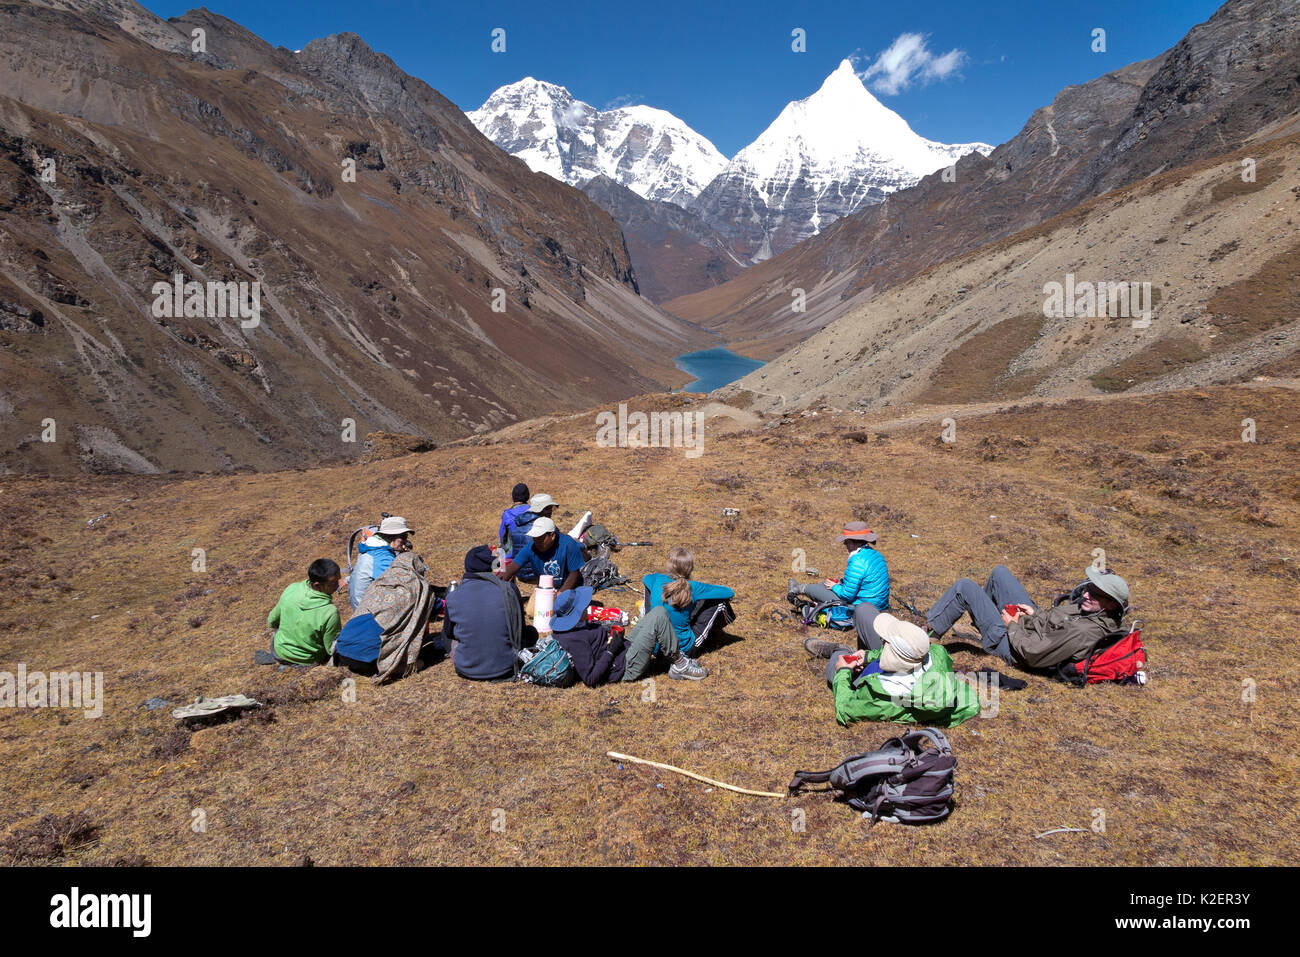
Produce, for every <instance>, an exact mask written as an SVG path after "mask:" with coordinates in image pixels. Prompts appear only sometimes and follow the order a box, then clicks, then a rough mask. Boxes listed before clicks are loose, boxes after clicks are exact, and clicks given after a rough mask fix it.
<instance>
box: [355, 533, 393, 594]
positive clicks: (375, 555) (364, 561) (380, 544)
mask: <svg viewBox="0 0 1300 957" xmlns="http://www.w3.org/2000/svg"><path fill="white" fill-rule="evenodd" d="M357 556H358V557H357V563H356V565H355V566H353V568H352V574H351V576H349V578H348V604H350V605H351V606H352V607H353V608H354V609H355V608H356V607H357V605H359V604H361V599H362V598H365V597H366V589H368V588H369V587H370V583H371V582H373V581H374V580H375V579H377V578H378V577H379V576H380V575H382V574H383V573H384V572H386V571H388V566H389V565H391V564H393V559H394V558H396V557H397V553H396V552H395V551H393V546H391V545H389V544H388V543H387V542H386V541H384V540H383V539H382V538H380V537H379V536H378V535H371V536H370V537H369V538H367V539H366V540H365V541H364V542H362V543H361V544H360V545H358V546H357Z"/></svg>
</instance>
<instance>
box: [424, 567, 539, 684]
mask: <svg viewBox="0 0 1300 957" xmlns="http://www.w3.org/2000/svg"><path fill="white" fill-rule="evenodd" d="M523 624H524V612H523V599H522V598H521V596H520V594H519V586H517V585H516V584H515V583H514V582H506V581H502V580H501V579H500V578H499V577H497V576H496V575H494V574H493V573H492V549H491V548H489V547H488V546H486V545H479V546H476V547H475V548H471V549H470V550H469V551H468V552H467V553H466V554H465V578H464V579H463V580H462V581H461V583H460V585H458V586H457V587H456V589H455V591H453V592H451V593H450V594H449V595H448V596H447V617H446V621H445V623H444V624H443V628H442V638H443V641H444V642H446V643H447V645H448V647H449V648H450V653H451V664H452V667H453V668H455V669H456V674H458V675H460V676H461V677H462V678H472V679H474V680H476V681H496V680H500V679H503V678H509V677H512V676H513V675H514V669H515V653H516V652H517V651H518V649H519V648H521V647H523V640H524V639H523Z"/></svg>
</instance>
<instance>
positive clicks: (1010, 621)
mask: <svg viewBox="0 0 1300 957" xmlns="http://www.w3.org/2000/svg"><path fill="white" fill-rule="evenodd" d="M1087 575H1088V580H1087V581H1086V582H1084V584H1083V585H1082V586H1081V587H1080V588H1078V589H1076V590H1075V592H1074V593H1073V594H1072V595H1071V596H1070V598H1069V600H1067V601H1064V602H1061V603H1060V604H1057V605H1054V606H1052V607H1051V608H1049V609H1048V610H1046V611H1043V610H1042V609H1040V608H1039V607H1038V606H1037V605H1036V604H1034V600H1033V599H1032V598H1030V597H1029V592H1027V591H1026V590H1025V586H1024V585H1022V584H1020V581H1019V580H1018V579H1017V578H1016V576H1015V575H1013V574H1011V571H1010V569H1008V568H1007V567H1006V566H1005V565H999V566H997V567H996V568H994V569H993V571H992V572H991V573H990V574H989V579H988V582H986V583H985V585H984V587H983V588H981V587H980V586H979V585H977V584H976V583H975V582H973V581H972V580H971V579H969V578H963V579H961V580H960V581H958V582H956V583H955V584H954V585H953V586H952V587H951V588H949V589H948V590H947V591H946V592H945V593H944V595H943V597H942V598H940V599H939V600H938V601H937V602H935V603H934V605H933V606H932V607H931V608H930V610H929V611H928V612H927V613H926V616H925V617H926V623H927V624H928V625H929V628H930V636H931V637H932V638H936V639H937V638H940V637H942V636H943V635H944V634H945V633H946V632H947V631H948V629H949V628H951V627H952V626H953V625H954V624H956V623H957V620H958V619H959V618H961V616H962V615H963V614H965V613H967V612H969V613H970V616H971V618H972V619H973V620H974V622H975V627H976V628H978V629H979V633H980V639H981V642H982V643H983V645H984V650H985V651H987V652H988V653H989V654H991V655H997V656H998V657H999V658H1001V659H1002V660H1003V661H1005V662H1007V663H1008V664H1015V665H1020V666H1022V667H1025V668H1055V667H1056V666H1058V665H1062V664H1066V663H1069V662H1077V661H1082V660H1083V659H1084V658H1085V657H1087V655H1088V653H1089V652H1091V651H1092V649H1093V647H1094V646H1095V645H1096V644H1097V641H1098V640H1099V639H1101V638H1102V637H1104V636H1105V635H1106V634H1108V633H1109V632H1112V631H1115V630H1116V629H1118V628H1120V627H1121V624H1122V622H1123V620H1124V615H1125V613H1126V612H1127V611H1128V600H1129V590H1128V583H1127V582H1125V581H1124V579H1122V578H1120V577H1119V576H1118V575H1116V574H1114V573H1113V572H1111V571H1110V570H1109V569H1108V570H1107V571H1104V572H1102V571H1099V570H1098V569H1097V568H1095V567H1090V568H1089V569H1088V571H1087ZM1012 609H1014V612H1013V611H1012Z"/></svg>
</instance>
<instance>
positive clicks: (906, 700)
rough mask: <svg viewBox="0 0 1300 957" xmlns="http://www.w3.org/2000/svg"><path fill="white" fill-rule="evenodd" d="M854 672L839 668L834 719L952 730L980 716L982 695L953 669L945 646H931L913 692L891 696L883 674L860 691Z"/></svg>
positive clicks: (876, 654) (874, 655)
mask: <svg viewBox="0 0 1300 957" xmlns="http://www.w3.org/2000/svg"><path fill="white" fill-rule="evenodd" d="M880 654H881V649H877V650H875V651H869V652H867V664H870V663H871V662H873V661H875V660H876V659H877V658H879V657H880ZM852 681H853V672H852V671H850V670H849V669H848V668H840V669H839V670H838V671H836V672H835V678H834V680H833V681H832V682H831V688H832V690H834V692H835V719H836V720H837V721H839V723H840V724H848V723H849V722H851V721H913V722H916V723H918V724H929V725H936V726H938V727H941V728H953V727H956V726H957V725H959V724H961V723H962V722H963V721H966V720H968V719H970V718H973V717H975V716H976V715H977V714H979V713H980V701H979V695H977V694H976V693H975V690H974V689H973V688H972V687H971V686H970V685H969V684H967V683H966V682H965V681H962V680H961V679H960V678H958V677H957V676H956V675H954V674H953V670H952V658H950V657H949V656H948V652H947V651H945V650H944V648H943V646H942V645H936V644H931V645H930V667H929V668H928V669H926V670H925V671H924V672H923V673H922V674H921V675H920V676H919V677H918V678H917V679H916V683H915V685H913V686H912V689H911V691H910V693H908V694H906V695H903V696H898V697H897V698H895V697H893V696H891V694H890V692H889V691H888V690H887V689H886V686H885V685H884V684H883V683H882V682H881V680H880V675H878V674H873V675H869V676H868V677H867V680H866V681H865V682H863V684H862V686H861V687H860V688H857V689H854V688H853V687H852Z"/></svg>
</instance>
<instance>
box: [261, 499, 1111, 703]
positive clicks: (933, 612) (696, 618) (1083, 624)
mask: <svg viewBox="0 0 1300 957" xmlns="http://www.w3.org/2000/svg"><path fill="white" fill-rule="evenodd" d="M512 499H513V502H512V504H511V506H510V507H508V508H507V509H505V510H504V511H503V513H502V516H501V523H500V526H499V528H498V532H497V541H496V544H495V545H488V544H483V545H476V546H474V547H473V548H471V549H470V550H469V551H468V552H467V553H466V554H465V560H464V575H463V577H462V578H461V579H460V581H459V582H457V581H453V582H452V583H451V584H450V586H449V587H448V588H440V587H438V586H435V585H433V584H432V582H431V581H430V580H429V577H428V569H427V568H426V567H425V565H424V562H423V561H422V560H421V558H420V556H419V555H417V554H416V553H415V552H414V551H413V550H412V544H411V540H412V537H413V536H414V535H415V529H413V528H411V527H410V526H409V525H408V524H407V523H406V520H405V519H403V518H400V517H396V516H389V517H385V519H384V520H383V522H382V523H381V524H380V525H379V526H378V528H377V529H375V530H374V532H373V534H371V535H369V536H368V537H367V538H366V539H365V540H364V541H363V542H362V543H361V545H360V546H359V550H358V555H359V557H358V560H357V563H356V565H355V567H354V568H353V569H352V575H351V577H350V579H349V581H348V597H349V602H350V604H351V605H352V609H353V613H352V617H351V618H350V619H349V620H348V623H347V625H346V626H341V625H340V618H339V613H338V610H337V609H336V608H335V607H334V603H333V599H332V596H333V595H334V593H335V592H336V591H337V590H338V589H339V587H340V580H341V575H342V573H341V571H340V569H339V566H338V565H337V564H336V563H334V562H332V561H330V560H329V559H326V558H321V559H317V560H316V561H315V562H313V563H312V565H311V567H310V568H309V569H308V572H307V579H306V581H301V582H295V583H293V584H291V585H289V586H288V587H287V588H285V590H284V592H283V594H281V596H280V600H279V601H278V602H277V604H276V606H275V608H274V609H273V610H272V611H271V614H270V616H269V617H268V618H267V624H268V626H269V627H271V628H272V629H275V635H274V638H273V639H272V650H271V653H270V655H269V656H268V657H267V659H266V660H273V661H278V662H281V663H284V664H290V665H300V666H309V665H315V664H323V663H326V662H329V661H333V662H334V663H335V664H338V665H342V666H345V667H348V668H350V669H352V670H353V671H354V672H357V673H359V674H365V675H371V676H374V678H375V680H376V681H386V680H391V679H392V678H395V677H401V676H403V675H405V674H410V673H411V672H412V671H414V670H415V669H416V668H417V667H418V666H419V664H420V663H421V662H422V661H423V662H425V663H428V662H429V661H430V660H433V659H436V658H438V657H441V656H447V657H449V658H450V660H451V664H452V667H453V668H454V669H455V671H456V673H457V674H458V675H460V676H462V677H464V678H469V679H474V680H481V681H498V680H506V679H510V678H513V677H515V676H517V675H518V673H519V667H520V665H519V660H520V659H519V652H520V650H521V649H522V648H525V647H528V646H530V645H533V644H534V643H536V642H537V641H538V639H539V637H540V636H539V635H538V634H537V632H536V630H535V629H534V628H533V625H532V616H531V614H530V613H529V610H528V602H527V601H526V600H525V597H524V595H523V594H522V593H521V592H520V589H519V586H518V584H517V583H516V582H517V581H523V582H537V581H539V580H540V579H542V578H544V577H545V578H549V579H550V580H551V582H552V583H553V586H554V589H555V607H554V613H553V615H552V617H551V619H550V622H551V623H550V628H551V635H552V636H553V637H554V639H555V640H556V641H557V642H558V643H559V644H560V646H561V647H562V648H564V650H565V651H567V652H568V654H569V657H570V658H571V660H572V662H573V665H574V668H575V670H576V671H577V674H578V676H579V677H580V678H581V679H582V680H583V682H585V683H586V684H588V685H596V684H601V683H604V682H616V681H637V680H639V679H641V678H642V677H644V676H645V675H647V674H648V673H649V672H650V671H651V669H652V667H653V665H654V662H655V661H656V660H659V661H663V662H664V663H666V664H667V666H668V674H669V675H670V676H671V677H673V678H681V679H688V680H698V679H701V678H704V677H706V676H707V675H708V671H707V669H706V668H705V667H704V666H703V665H702V664H700V662H699V661H698V660H697V656H698V652H699V646H700V644H701V642H702V640H703V638H704V636H706V635H707V634H709V631H710V629H711V628H712V627H713V625H714V624H715V623H716V622H717V621H718V620H719V619H720V618H722V624H723V625H725V624H726V623H727V622H728V621H729V620H730V605H729V602H730V600H731V599H732V598H734V597H735V593H734V592H733V591H732V590H731V589H730V588H727V587H724V586H721V585H710V584H707V583H704V582H697V581H694V580H693V575H694V571H695V558H694V556H693V555H692V554H691V552H690V550H689V549H687V548H685V547H683V546H680V545H679V546H677V547H675V548H673V549H671V550H670V551H669V553H668V557H667V563H666V566H665V572H664V573H656V574H651V575H646V576H645V577H644V579H643V580H642V584H643V613H642V614H641V616H640V618H639V619H637V620H636V621H635V622H633V623H632V624H631V627H628V628H624V627H623V625H622V623H621V620H609V616H603V615H600V614H596V613H595V612H596V611H599V610H600V603H599V602H594V601H593V589H592V587H590V584H584V583H583V569H584V563H586V562H587V561H588V560H589V558H590V557H591V554H590V553H591V551H592V550H593V548H592V547H589V544H584V532H586V531H587V530H588V529H590V528H591V519H592V515H591V512H587V513H586V514H584V515H583V517H582V519H581V520H580V521H579V522H578V524H577V525H576V526H575V527H574V528H573V530H572V531H570V532H569V533H568V534H562V533H561V532H560V531H559V529H558V528H557V527H556V525H555V521H554V519H553V517H552V515H553V513H554V510H555V507H556V504H555V501H554V500H553V499H552V498H551V496H550V495H546V494H538V495H532V494H530V492H529V489H528V487H527V486H526V485H524V484H522V483H520V484H519V485H516V486H515V488H514V490H513V494H512ZM592 531H593V534H594V532H596V531H599V527H596V528H595V529H592ZM589 540H590V537H588V538H587V539H586V541H588V543H589ZM837 540H838V541H839V542H840V543H842V544H843V545H844V547H845V548H846V550H847V552H848V556H847V560H846V565H845V570H844V574H843V577H842V578H840V579H838V580H837V579H832V578H828V579H826V580H825V581H824V582H822V583H813V584H800V583H799V582H797V581H795V580H794V579H790V581H789V586H788V597H789V598H790V600H791V601H792V602H795V603H805V604H806V603H812V604H813V605H815V608H816V609H817V610H818V612H819V614H818V615H816V616H814V617H815V620H817V621H819V622H825V623H827V624H828V625H830V626H831V627H839V628H843V629H845V630H848V629H850V628H851V629H852V630H853V631H855V632H856V635H857V642H856V644H857V647H856V648H855V647H851V646H849V645H846V644H843V643H841V642H837V641H833V640H826V639H822V638H810V639H808V640H807V641H806V642H805V643H804V647H805V648H806V649H807V650H808V651H809V652H810V653H812V654H813V655H815V656H819V657H823V658H826V659H828V661H827V665H826V679H827V682H828V683H829V685H830V687H831V690H832V692H833V695H834V700H835V714H836V717H837V718H838V719H839V720H840V721H841V722H843V723H846V724H847V723H848V722H850V721H854V720H860V719H872V720H893V721H917V722H924V723H927V724H936V725H947V726H950V725H953V724H960V723H961V722H962V721H965V720H967V719H968V718H970V717H972V716H974V715H975V714H977V713H978V712H979V709H980V706H979V702H978V699H977V697H976V694H975V691H974V690H973V689H972V688H971V687H970V685H969V684H967V683H966V682H964V681H961V680H957V679H956V678H955V677H954V672H953V666H952V659H951V657H950V656H949V654H948V652H947V650H946V649H945V648H944V646H943V644H942V640H943V638H944V636H945V635H947V634H948V633H949V631H950V630H951V628H952V627H953V625H954V624H956V623H957V621H958V620H959V619H960V618H961V617H962V616H963V615H966V614H969V615H970V616H971V619H972V620H973V621H974V623H975V627H976V628H977V629H978V630H979V633H980V641H981V645H982V647H983V650H984V651H985V652H987V653H988V654H990V655H993V656H996V657H998V658H1001V659H1002V660H1003V661H1004V662H1006V663H1008V664H1011V665H1015V666H1017V667H1020V668H1023V669H1025V670H1030V671H1034V670H1040V671H1041V670H1050V669H1053V668H1057V667H1058V666H1061V665H1063V664H1067V663H1073V662H1079V661H1082V660H1083V659H1084V658H1085V657H1086V656H1087V655H1089V654H1090V653H1091V652H1092V651H1093V650H1094V649H1095V648H1096V647H1097V645H1098V643H1099V641H1101V640H1102V639H1104V638H1106V636H1108V635H1111V634H1113V633H1114V632H1115V631H1116V630H1117V629H1119V628H1120V627H1121V625H1122V623H1123V620H1124V617H1125V615H1126V613H1127V611H1128V602H1129V589H1128V585H1127V583H1126V582H1125V581H1124V579H1122V578H1120V577H1119V576H1118V575H1116V574H1114V573H1112V572H1110V571H1100V570H1098V569H1097V568H1095V567H1090V568H1089V569H1088V570H1087V572H1086V574H1087V581H1085V582H1083V583H1082V584H1080V585H1079V586H1078V587H1076V588H1075V589H1074V590H1073V591H1072V592H1071V593H1070V594H1069V595H1067V596H1062V597H1061V598H1060V599H1058V600H1057V601H1056V602H1054V603H1053V604H1052V605H1051V606H1050V607H1047V608H1042V607H1040V606H1039V605H1038V604H1037V603H1035V602H1034V600H1033V599H1032V598H1031V597H1030V595H1029V593H1028V591H1026V589H1025V587H1024V586H1023V585H1022V584H1021V583H1020V582H1019V581H1018V580H1017V579H1016V577H1015V576H1014V575H1013V574H1012V573H1011V572H1010V570H1008V569H1007V568H1006V566H1003V565H999V566H997V567H996V568H994V569H993V571H992V573H991V574H990V575H989V578H988V581H987V582H986V583H985V584H984V586H983V587H981V586H980V585H978V584H977V583H976V582H974V581H972V580H971V579H969V578H963V579H961V580H959V581H957V582H956V583H954V584H953V585H952V587H951V588H949V589H948V590H947V591H946V592H945V593H944V594H943V596H942V597H941V598H940V599H939V600H938V601H937V602H935V603H934V605H933V606H931V608H930V609H929V611H928V612H927V613H926V614H925V616H924V618H925V625H926V627H925V628H922V627H920V626H919V625H916V624H913V623H911V622H908V621H905V620H903V619H901V618H899V617H897V616H895V615H894V614H892V611H893V609H892V608H891V606H890V583H889V567H888V564H887V563H886V561H885V558H884V556H883V555H882V554H881V553H880V552H879V551H878V550H877V544H878V538H877V536H876V534H875V533H874V532H873V531H872V530H871V529H870V528H868V527H867V525H866V523H863V522H851V523H849V524H847V525H845V526H844V527H843V529H842V531H841V533H840V534H839V536H838V539H837ZM720 609H725V611H726V612H727V615H726V616H725V617H724V616H721V615H720V614H719V611H720ZM909 610H910V611H912V612H913V613H915V614H917V615H918V616H919V614H920V613H919V612H918V611H917V609H916V608H915V607H914V606H909ZM821 612H824V615H823V614H821ZM439 617H441V618H442V628H441V631H440V632H438V631H436V630H435V619H437V618H439ZM261 654H265V653H261ZM998 677H999V679H1000V682H1001V684H1002V686H1003V687H1013V686H1014V685H1016V684H1022V683H1020V682H1018V681H1017V680H1016V679H1010V678H1007V677H1005V676H1000V675H999V676H998Z"/></svg>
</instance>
